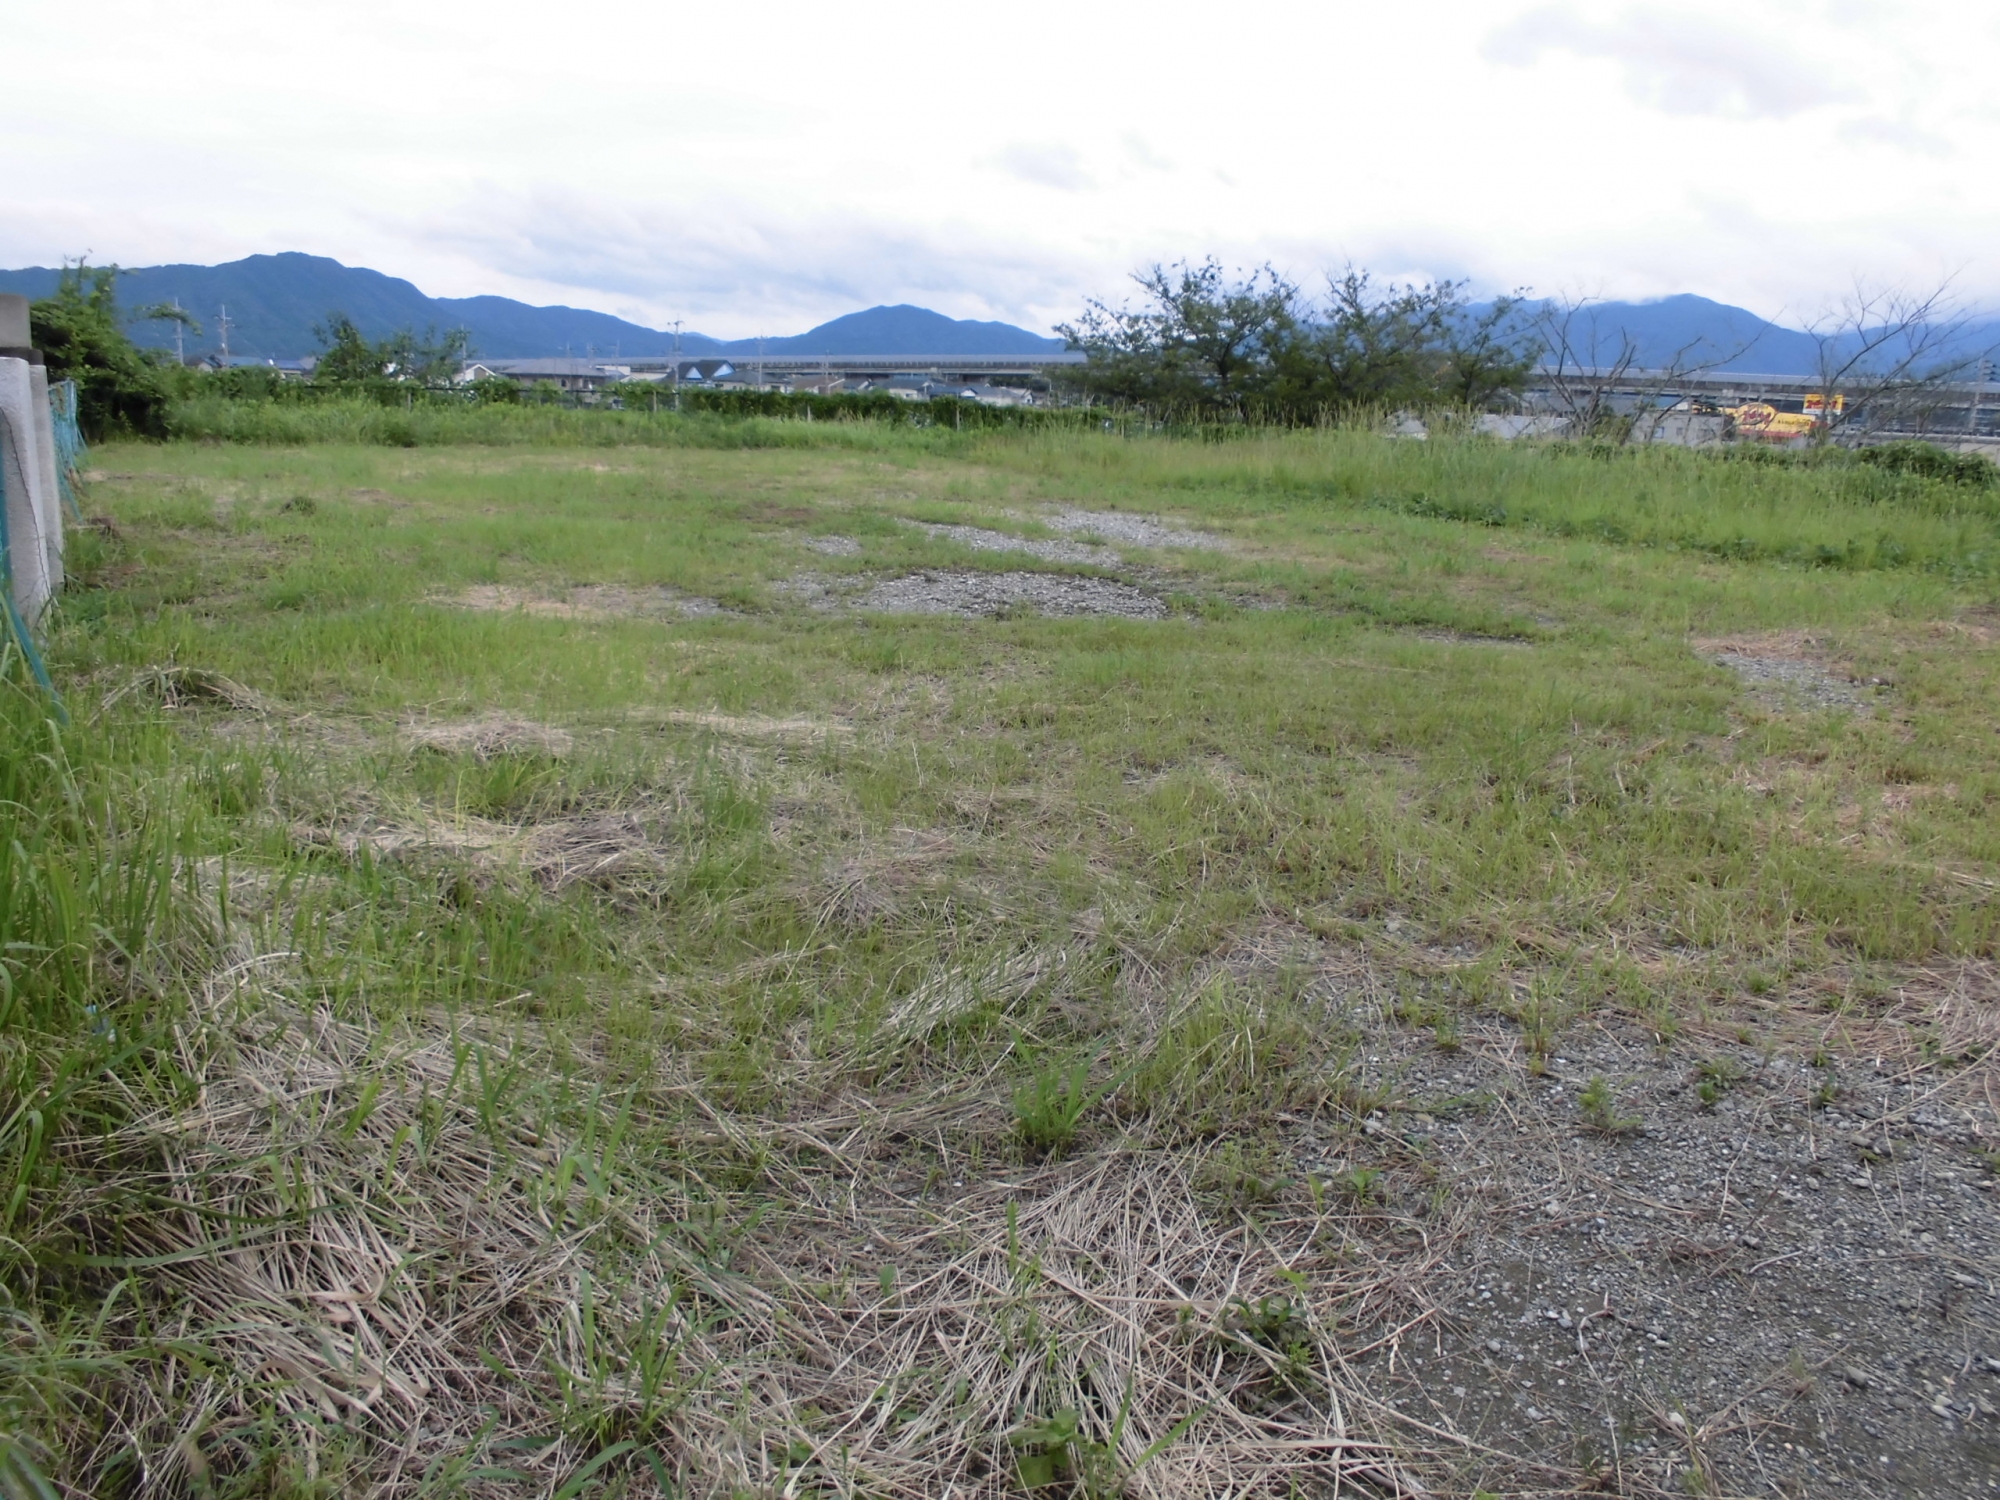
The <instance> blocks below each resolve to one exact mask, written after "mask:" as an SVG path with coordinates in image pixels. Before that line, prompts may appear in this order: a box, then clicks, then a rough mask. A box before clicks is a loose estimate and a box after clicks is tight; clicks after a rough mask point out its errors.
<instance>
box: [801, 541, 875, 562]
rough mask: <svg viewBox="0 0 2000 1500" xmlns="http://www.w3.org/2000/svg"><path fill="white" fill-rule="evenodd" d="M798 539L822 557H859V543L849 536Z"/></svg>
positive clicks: (809, 549)
mask: <svg viewBox="0 0 2000 1500" xmlns="http://www.w3.org/2000/svg"><path fill="white" fill-rule="evenodd" d="M800 540H801V541H802V542H803V544H804V545H805V547H806V549H807V550H808V551H811V552H817V553H819V554H820V555H821V556H823V557H859V556H860V555H861V543H859V542H857V541H856V540H855V539H854V538H853V537H851V536H809V537H802V538H800Z"/></svg>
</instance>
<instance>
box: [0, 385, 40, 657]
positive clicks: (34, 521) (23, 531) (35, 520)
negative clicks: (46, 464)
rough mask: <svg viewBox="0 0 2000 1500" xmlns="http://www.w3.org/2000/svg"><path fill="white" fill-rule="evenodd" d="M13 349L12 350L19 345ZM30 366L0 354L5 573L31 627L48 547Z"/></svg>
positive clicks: (0, 467)
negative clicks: (5, 497)
mask: <svg viewBox="0 0 2000 1500" xmlns="http://www.w3.org/2000/svg"><path fill="white" fill-rule="evenodd" d="M13 347H16V348H18V347H19V345H15V346H13ZM33 368H34V367H33V366H32V365H30V364H29V363H28V362H27V361H26V360H25V359H19V358H16V357H14V356H11V355H5V354H0V484H4V485H5V486H6V488H7V568H8V572H9V574H10V576H11V577H12V579H13V587H14V608H15V609H17V610H19V611H20V613H21V618H22V619H23V620H25V621H27V623H28V624H30V625H33V624H35V622H36V621H38V620H40V619H41V617H42V611H44V610H45V609H47V608H48V605H49V598H50V595H51V592H52V591H51V590H50V588H49V548H48V542H47V540H46V538H45V537H44V535H43V532H42V505H41V503H40V499H39V496H38V491H39V490H40V489H41V487H42V474H41V461H40V460H39V459H38V458H37V457H36V454H35V449H36V447H37V444H36V442H35V385H34V381H33V379H32V378H31V377H30V375H29V373H28V372H29V371H30V370H31V369H33Z"/></svg>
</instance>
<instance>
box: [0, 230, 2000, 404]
mask: <svg viewBox="0 0 2000 1500" xmlns="http://www.w3.org/2000/svg"><path fill="white" fill-rule="evenodd" d="M59 274H60V273H59V272H58V271H56V270H54V269H52V268H50V267H46V266H31V267H28V268H26V269H23V270H17V271H0V291H8V292H25V293H26V294H27V295H29V296H31V297H45V296H47V295H48V294H49V293H50V292H51V291H53V290H54V289H55V285H56V279H57V277H58V275H59ZM118 299H119V304H120V306H122V307H124V308H125V309H126V310H127V311H128V312H130V311H132V310H134V309H137V308H140V307H145V306H149V305H151V304H154V303H160V302H171V301H173V300H175V299H178V300H179V302H180V305H181V306H182V307H184V308H186V309H187V310H188V311H189V312H190V313H192V314H193V315H194V316H195V317H196V318H197V319H198V320H199V321H200V323H201V326H202V331H201V333H200V335H199V336H195V335H190V336H189V337H188V338H187V341H186V348H187V351H188V353H189V354H190V355H194V354H206V353H212V352H214V351H215V350H216V349H217V348H218V347H219V342H220V341H219V337H218V335H219V332H220V330H219V328H218V323H219V309H220V308H222V307H223V306H227V307H228V309H229V349H230V352H231V353H232V354H236V355H249V356H254V357H256V358H273V359H296V358H299V357H300V356H303V355H307V354H311V353H313V352H314V351H315V350H316V349H318V348H319V340H318V338H317V337H316V336H315V335H314V332H313V330H314V328H315V326H316V325H319V324H322V323H324V322H325V320H326V318H327V315H328V314H329V313H333V312H342V313H345V314H347V316H349V317H350V318H352V319H354V321H355V324H356V325H357V326H358V327H359V328H360V329H361V331H362V333H363V334H365V335H366V336H368V337H369V338H375V339H379V338H384V337H386V336H388V335H389V334H391V333H395V332H397V331H398V330H400V329H404V328H410V329H414V330H416V331H418V332H419V333H421V332H422V331H423V330H425V329H426V328H435V329H438V330H439V331H441V332H442V331H444V330H448V329H453V328H464V329H465V330H466V331H467V333H468V334H469V335H470V336H471V340H472V348H473V352H474V353H475V354H478V355H484V356H486V357H488V358H491V359H524V358H528V359H531V358H535V357H538V356H550V355H565V354H566V355H570V356H574V357H586V356H595V357H597V358H602V359H613V358H618V357H624V356H632V357H640V356H649V355H650V356H657V355H662V354H670V353H672V352H673V348H674V336H673V335H672V334H671V333H668V332H665V331H663V330H661V329H657V328H646V327H644V326H642V325H640V324H638V323H632V322H628V321H626V320H625V319H623V318H615V317H612V316H611V315H610V314H609V313H600V312H592V311H590V310H588V309H587V308H577V307H534V306H531V305H529V304H528V303H525V302H517V301H515V300H514V299H513V298H511V297H493V296H484V297H428V296H425V295H424V293H423V292H421V291H419V290H418V289H417V288H416V287H415V286H413V285H412V284H411V283H409V282H407V281H404V280H402V279H401V278H399V277H394V276H385V275H383V274H382V273H381V272H380V271H371V270H368V269H366V268H364V267H360V266H345V265H342V264H341V263H340V262H339V261H337V260H332V259H329V258H328V257H326V256H322V255H306V254H304V253H302V252H299V251H286V252H284V253H283V254H278V255H251V256H247V257H245V258H244V259H242V260H235V261H229V262H227V263H225V264H223V265H218V266H193V265H169V266H143V267H139V268H136V269H133V270H129V271H125V272H124V273H123V274H122V276H121V277H120V281H119V289H118ZM1489 305H1490V304H1489ZM1542 305H1544V304H1539V303H1530V304H1529V308H1530V310H1532V309H1533V308H1535V307H1538V306H1542ZM1474 310H1475V311H1478V310H1480V309H1477V308H1475V309H1474ZM132 334H133V337H134V338H135V339H137V340H138V341H139V342H140V343H141V344H146V345H150V346H152V347H154V348H172V347H173V344H174V330H173V325H172V324H170V323H166V322H135V323H134V324H132ZM1625 336H1630V337H1631V339H1632V340H1633V341H1634V343H1635V344H1636V345H1637V348H1638V362H1639V364H1640V365H1642V366H1645V367H1648V368H1658V367H1661V366H1663V365H1666V364H1668V363H1669V362H1670V361H1672V360H1673V359H1674V358H1675V357H1676V355H1678V354H1680V353H1681V351H1683V350H1688V351H1691V352H1690V353H1689V354H1687V355H1686V356H1685V358H1686V360H1687V361H1688V362H1691V363H1697V364H1703V365H1713V366H1714V367H1715V368H1717V369H1720V370H1725V371H1731V372H1738V373H1744V374H1760V375H1810V374H1812V373H1814V370H1815V368H1816V364H1817V359H1818V342H1817V341H1816V340H1815V339H1814V338H1813V337H1812V335H1810V334H1808V333H1803V332H1801V331H1800V330H1798V329H1796V328H1786V327H1783V326H1781V325H1779V324H1776V323H1772V322H1769V321H1767V320H1766V319H1764V318H1760V317H1758V316H1757V315H1756V314H1755V313H1753V312H1749V311H1747V310H1745V309H1744V308H1740V307H1732V306H1730V305H1729V304H1728V303H1724V302H1716V301H1713V300H1711V299H1710V298H1707V297H1698V296H1694V295H1691V294H1682V295H1680V296H1674V297H1661V298H1658V299H1657V300H1653V301H1646V302H1601V303H1597V304H1594V305H1593V306H1590V307H1588V308H1586V309H1584V310H1583V311H1582V312H1580V313H1579V314H1578V315H1577V317H1576V318H1575V319H1574V320H1573V322H1572V325H1571V338H1572V341H1573V342H1574V343H1575V344H1576V345H1577V352H1578V353H1579V354H1580V355H1583V356H1584V357H1585V358H1586V359H1591V360H1592V362H1595V363H1600V364H1609V363H1610V362H1611V361H1612V360H1613V359H1615V358H1616V357H1617V351H1618V349H1619V348H1620V345H1621V342H1622V339H1623V338H1624V337H1625ZM1593 338H1594V342H1595V346H1596V350H1597V353H1596V355H1595V356H1594V357H1593V356H1591V354H1590V349H1591V345H1592V342H1593ZM1062 347H1063V343H1062V340H1060V339H1053V338H1046V337H1044V336H1042V335H1041V334H1037V333H1033V332H1031V331H1029V330H1028V329H1025V328H1017V327H1015V326H1014V325H1013V324H1011V323H993V322H976V321H971V320H961V319H956V318H948V317H945V316H944V315H943V314H942V313H936V312H932V311H931V310H929V309H928V308H922V307H912V306H909V305H908V304H899V305H897V306H894V307H871V308H869V309H867V310H866V311H864V312H854V313H848V314H846V315H845V316H843V317H838V318H834V319H832V320H831V321H830V322H826V323H822V324H820V325H819V326H818V327H817V328H813V329H809V330H807V331H806V332H805V333H800V334H793V335H790V336H788V337H781V338H767V339H764V340H761V341H760V340H757V339H717V338H711V337H709V336H708V335H706V334H701V333H684V334H683V335H682V336H681V350H682V352H683V353H685V354H689V355H697V356H713V355H727V356H731V357H735V358H739V359H740V358H743V357H745V356H751V355H755V354H757V353H758V352H759V351H760V349H761V352H763V353H765V354H769V355H789V356H792V357H794V358H796V357H798V356H800V355H806V356H812V355H828V356H840V355H877V356H880V355H915V356H933V357H950V356H965V357H981V356H984V357H989V358H993V357H1000V358H1004V357H1007V356H1010V355H1019V354H1035V353H1053V352H1056V351H1059V350H1060V349H1061V348H1062ZM1996 347H2000V321H1995V320H1990V319H1982V320H1976V321H1975V322H1974V323H1972V324H1971V325H1970V326H1969V327H1968V328H1967V329H1966V330H1965V332H1964V334H1963V335H1962V337H1961V338H1960V339H1959V340H1958V341H1957V344H1956V345H1955V347H1954V350H1953V351H1952V352H1953V353H1954V354H1957V355H1960V356H1963V357H1977V356H1981V355H1987V356H1990V355H1991V354H1992V352H1993V351H1994V350H1995V348H1996Z"/></svg>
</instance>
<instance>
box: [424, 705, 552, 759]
mask: <svg viewBox="0 0 2000 1500" xmlns="http://www.w3.org/2000/svg"><path fill="white" fill-rule="evenodd" d="M403 738H404V741H405V742H406V743H407V744H408V745H409V746H410V747H411V748H412V749H416V750H436V751H438V752H440V753H441V754H445V755H470V756H471V757H472V758H473V759H475V760H497V759H498V758H499V757H501V756H503V755H535V756H547V757H550V758H552V759H557V760H560V759H561V758H562V757H563V756H565V755H568V754H569V752H570V750H571V748H572V746H573V745H574V743H575V742H574V741H573V740H572V739H571V737H570V734H569V731H568V730H566V729H557V728H555V727H554V726H553V725H549V724H537V723H534V722H533V721H531V720H528V719H510V718H506V717H504V716H502V715H499V714H488V715H486V716H484V717H482V718H477V719H466V720H464V721H462V722H458V723H444V724H436V723H428V722H425V723H416V724H410V725H406V726H405V727H404V730H403Z"/></svg>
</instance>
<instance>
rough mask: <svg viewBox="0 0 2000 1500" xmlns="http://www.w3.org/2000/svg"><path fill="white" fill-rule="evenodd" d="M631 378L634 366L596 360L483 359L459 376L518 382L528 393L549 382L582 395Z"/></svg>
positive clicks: (466, 378) (467, 365)
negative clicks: (529, 390)
mask: <svg viewBox="0 0 2000 1500" xmlns="http://www.w3.org/2000/svg"><path fill="white" fill-rule="evenodd" d="M631 375H632V367H631V366H630V365H614V364H607V363H606V362H604V361H603V360H596V359H480V360H471V361H468V362H467V363H466V365H465V366H464V368H462V369H461V370H460V371H459V372H458V378H459V380H460V382H461V383H463V382H467V381H473V380H490V379H494V378H496V377H497V378H500V379H504V380H513V381H517V382H519V384H520V385H521V386H522V388H523V389H527V388H528V387H531V386H537V385H540V384H541V383H542V382H543V381H547V382H548V383H549V384H551V385H553V386H554V387H555V388H556V389H557V390H559V391H562V392H564V393H565V394H579V395H588V394H592V393H595V392H597V391H601V390H603V389H604V388H605V387H606V386H610V385H616V384H618V383H619V382H620V381H622V380H627V379H630V378H631Z"/></svg>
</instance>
